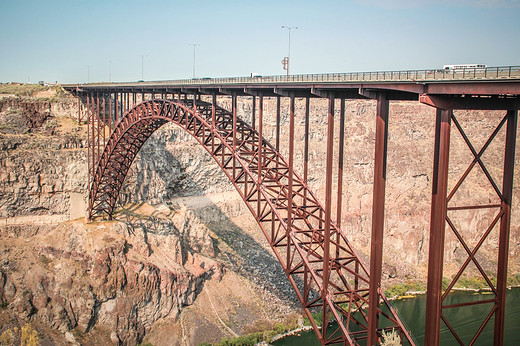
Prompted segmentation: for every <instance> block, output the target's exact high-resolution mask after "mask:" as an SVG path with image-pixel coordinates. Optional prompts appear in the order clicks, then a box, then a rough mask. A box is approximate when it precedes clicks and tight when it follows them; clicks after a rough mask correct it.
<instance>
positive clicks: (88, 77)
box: [87, 65, 90, 83]
mask: <svg viewBox="0 0 520 346" xmlns="http://www.w3.org/2000/svg"><path fill="white" fill-rule="evenodd" d="M87 83H90V65H87Z"/></svg>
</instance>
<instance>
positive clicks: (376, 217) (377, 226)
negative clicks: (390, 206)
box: [367, 93, 389, 345]
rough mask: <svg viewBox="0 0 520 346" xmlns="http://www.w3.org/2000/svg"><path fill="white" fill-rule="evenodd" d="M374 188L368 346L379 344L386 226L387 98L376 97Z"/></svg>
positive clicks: (383, 96)
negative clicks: (380, 298) (384, 232)
mask: <svg viewBox="0 0 520 346" xmlns="http://www.w3.org/2000/svg"><path fill="white" fill-rule="evenodd" d="M376 99H377V112H376V143H375V154H374V157H375V158H374V185H373V197H372V201H373V202H372V237H371V240H370V244H371V250H370V285H369V298H368V300H369V301H370V307H369V311H368V340H367V343H368V345H375V344H376V343H377V341H378V338H379V336H378V333H377V330H378V328H379V296H380V291H381V273H382V266H383V230H384V224H385V188H386V159H387V145H388V111H389V107H388V106H389V104H388V99H387V98H386V95H385V94H383V93H379V94H377V97H376Z"/></svg>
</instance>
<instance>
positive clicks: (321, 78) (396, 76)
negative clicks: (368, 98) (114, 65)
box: [89, 66, 520, 86]
mask: <svg viewBox="0 0 520 346" xmlns="http://www.w3.org/2000/svg"><path fill="white" fill-rule="evenodd" d="M496 79H520V66H501V67H487V68H462V69H428V70H404V71H376V72H348V73H321V74H300V75H290V76H284V75H277V76H253V77H222V78H192V79H180V80H163V81H146V82H137V83H129V82H124V83H90V84H89V85H90V86H98V85H99V86H103V85H120V86H125V85H132V86H135V85H136V84H139V85H143V86H147V85H165V84H167V85H211V84H272V83H343V82H344V83H350V82H417V81H420V82H435V81H460V80H496Z"/></svg>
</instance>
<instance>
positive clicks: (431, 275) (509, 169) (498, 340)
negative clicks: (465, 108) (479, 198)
mask: <svg viewBox="0 0 520 346" xmlns="http://www.w3.org/2000/svg"><path fill="white" fill-rule="evenodd" d="M446 104H447V103H446V102H438V103H435V104H433V105H437V106H440V107H443V108H437V125H436V137H435V157H434V158H435V161H434V175H433V192H432V209H431V220H432V221H431V227H430V257H429V262H428V265H429V267H428V289H427V311H426V334H425V344H427V345H438V344H439V342H440V324H441V320H442V321H443V322H444V324H445V325H446V327H447V328H448V330H449V331H450V332H451V334H452V335H453V337H454V338H455V340H456V341H457V342H458V343H459V344H460V345H465V344H468V345H473V344H475V342H477V340H478V337H479V336H480V335H481V333H482V331H483V330H484V328H485V327H486V326H487V325H488V323H489V322H490V320H491V319H492V318H493V317H494V324H495V325H494V344H495V345H503V343H504V333H503V330H504V316H505V315H504V313H505V307H506V306H505V298H506V297H505V295H506V281H507V262H508V248H509V231H510V219H511V199H512V192H513V189H512V188H513V168H514V158H515V143H516V130H517V116H518V112H517V111H516V110H510V111H507V113H506V115H505V116H504V117H503V119H502V120H501V121H500V123H499V124H498V126H497V127H496V128H495V129H494V131H493V132H492V133H491V134H490V135H489V138H488V139H487V141H486V142H485V144H484V145H483V146H482V148H481V149H480V150H479V151H477V150H476V149H475V147H474V145H473V143H472V142H471V140H470V138H468V136H467V134H466V132H465V131H464V129H463V127H462V126H461V123H460V122H459V121H458V120H457V117H456V116H455V115H454V113H453V109H452V108H455V107H457V105H456V104H453V103H452V104H451V107H452V108H448V109H446V107H445V105H446ZM452 124H454V125H455V128H456V129H457V131H458V132H459V134H460V135H461V137H462V138H463V140H464V142H465V144H466V145H467V147H468V148H469V150H470V151H471V153H472V156H473V160H472V162H471V163H470V164H469V166H468V167H467V168H466V170H465V171H464V173H463V174H462V176H461V177H460V178H459V180H458V181H457V183H456V184H455V185H454V187H453V188H452V189H451V191H449V193H448V162H449V153H450V132H451V127H452ZM504 126H506V130H505V149H504V161H503V162H504V169H503V181H502V188H500V187H499V184H497V182H496V181H495V180H494V179H493V177H492V175H491V174H490V171H489V170H488V168H487V167H486V165H485V164H484V162H483V160H482V156H483V155H484V153H485V152H486V150H487V149H488V148H489V146H490V145H491V144H492V142H493V141H494V140H495V139H496V138H497V135H498V134H499V132H500V130H501V129H502V128H503V127H504ZM475 167H480V169H481V171H482V173H483V174H484V176H485V177H486V180H487V182H488V183H489V186H490V187H491V189H492V191H494V193H495V196H496V199H497V200H498V202H495V203H491V202H489V203H480V204H468V205H452V204H453V203H451V204H450V202H452V201H453V200H454V199H453V197H454V196H455V195H456V194H457V192H458V191H460V187H461V185H462V184H463V183H464V182H465V180H466V178H467V177H468V175H469V174H470V172H472V170H473V169H474V168H475ZM468 202H469V203H471V201H468ZM459 203H460V202H459ZM485 209H487V210H495V214H494V217H493V218H492V219H491V221H490V223H489V225H488V227H487V228H486V229H485V231H483V232H482V233H481V234H480V235H479V237H480V238H479V239H478V241H477V243H476V245H474V246H473V247H471V246H470V244H469V243H468V241H467V239H465V238H464V234H463V230H461V229H460V227H457V226H456V222H455V221H454V218H456V216H457V212H460V211H468V210H471V211H475V210H485ZM446 224H448V226H449V229H450V230H451V231H452V232H453V234H454V235H455V237H456V239H457V240H458V242H459V243H460V245H461V246H462V248H463V249H464V251H465V252H466V254H467V258H466V260H465V261H464V263H463V264H462V265H461V266H460V268H459V269H458V272H457V274H456V275H455V276H454V277H453V278H452V279H451V281H450V282H449V284H448V286H447V288H446V289H445V290H444V291H443V289H442V278H443V276H442V273H443V262H444V260H443V258H444V243H445V227H446ZM497 228H498V233H499V237H498V239H499V240H498V242H499V244H498V256H497V257H498V261H497V269H496V272H495V273H494V274H495V275H496V276H495V277H496V284H495V283H493V282H492V279H491V277H490V274H489V273H487V272H486V271H485V270H484V269H483V267H482V265H481V263H480V262H479V260H478V259H477V257H476V255H477V253H478V251H479V249H480V248H481V246H482V244H483V243H484V242H485V241H486V239H488V238H489V235H490V234H491V232H492V231H493V230H495V229H497ZM471 263H472V264H473V265H474V266H475V268H476V269H477V272H478V273H479V274H480V275H481V277H482V278H483V279H484V281H485V282H486V284H487V286H488V288H489V289H490V290H491V292H492V294H493V295H494V297H493V298H490V299H485V300H480V301H470V302H465V303H459V304H452V305H446V304H444V301H445V299H446V297H447V296H448V294H449V293H450V292H451V291H452V289H453V287H454V285H455V283H456V282H457V281H458V280H459V279H460V278H461V276H462V275H463V273H464V272H466V271H467V270H468V267H469V265H470V264H471ZM478 304H486V305H488V306H489V313H488V314H487V315H486V316H484V317H483V319H482V321H481V324H480V326H479V328H478V329H477V330H476V332H475V334H474V335H473V337H472V338H471V339H470V340H462V337H461V336H460V335H459V334H458V333H457V332H456V330H455V328H454V327H453V326H452V324H451V322H450V321H448V319H447V318H446V317H445V315H444V314H443V310H445V309H453V308H457V309H458V308H463V307H465V306H471V305H478Z"/></svg>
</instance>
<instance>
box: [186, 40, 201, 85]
mask: <svg viewBox="0 0 520 346" xmlns="http://www.w3.org/2000/svg"><path fill="white" fill-rule="evenodd" d="M188 44H189V45H190V46H193V78H195V47H197V46H200V44H198V43H188Z"/></svg>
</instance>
